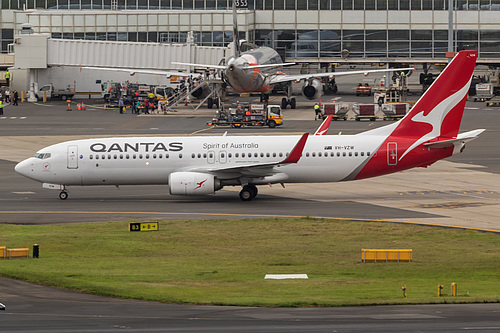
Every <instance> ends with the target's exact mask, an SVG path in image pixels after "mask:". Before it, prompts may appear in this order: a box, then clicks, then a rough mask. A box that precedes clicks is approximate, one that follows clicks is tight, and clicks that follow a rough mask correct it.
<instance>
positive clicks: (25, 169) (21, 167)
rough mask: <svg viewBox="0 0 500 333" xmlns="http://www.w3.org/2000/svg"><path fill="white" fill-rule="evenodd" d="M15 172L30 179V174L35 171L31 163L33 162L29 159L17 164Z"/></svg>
mask: <svg viewBox="0 0 500 333" xmlns="http://www.w3.org/2000/svg"><path fill="white" fill-rule="evenodd" d="M14 170H15V171H16V172H17V173H18V174H20V175H23V176H25V177H28V175H29V174H30V172H32V171H33V163H31V161H30V160H29V159H27V160H24V161H22V162H19V163H17V164H16V166H15V168H14Z"/></svg>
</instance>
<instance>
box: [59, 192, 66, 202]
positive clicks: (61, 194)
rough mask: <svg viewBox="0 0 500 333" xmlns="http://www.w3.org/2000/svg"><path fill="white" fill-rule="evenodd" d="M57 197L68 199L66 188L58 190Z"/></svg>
mask: <svg viewBox="0 0 500 333" xmlns="http://www.w3.org/2000/svg"><path fill="white" fill-rule="evenodd" d="M59 199H61V200H66V199H68V192H67V191H66V190H62V191H61V192H59Z"/></svg>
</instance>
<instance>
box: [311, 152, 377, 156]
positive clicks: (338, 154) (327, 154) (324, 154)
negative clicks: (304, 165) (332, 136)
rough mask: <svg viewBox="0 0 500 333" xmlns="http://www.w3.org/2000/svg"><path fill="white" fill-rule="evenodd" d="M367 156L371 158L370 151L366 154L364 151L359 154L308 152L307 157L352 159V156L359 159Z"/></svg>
mask: <svg viewBox="0 0 500 333" xmlns="http://www.w3.org/2000/svg"><path fill="white" fill-rule="evenodd" d="M365 154H366V156H370V152H369V151H368V152H366V153H365V152H364V151H362V152H357V151H354V152H352V151H349V152H346V151H344V152H339V151H338V152H336V153H335V152H333V151H331V152H321V151H320V152H318V153H316V152H312V153H309V152H306V157H334V156H337V157H347V156H349V157H352V156H354V157H358V156H365Z"/></svg>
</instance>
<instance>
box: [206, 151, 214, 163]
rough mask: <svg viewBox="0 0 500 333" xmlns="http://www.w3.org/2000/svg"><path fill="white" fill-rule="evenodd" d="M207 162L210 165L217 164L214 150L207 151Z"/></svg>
mask: <svg viewBox="0 0 500 333" xmlns="http://www.w3.org/2000/svg"><path fill="white" fill-rule="evenodd" d="M207 162H208V163H209V164H214V163H215V153H214V151H213V150H209V151H207Z"/></svg>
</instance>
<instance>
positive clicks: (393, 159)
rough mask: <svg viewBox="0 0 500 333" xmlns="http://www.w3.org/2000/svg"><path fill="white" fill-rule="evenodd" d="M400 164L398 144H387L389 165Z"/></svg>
mask: <svg viewBox="0 0 500 333" xmlns="http://www.w3.org/2000/svg"><path fill="white" fill-rule="evenodd" d="M397 164H398V144H397V143H396V142H388V143H387V165H397Z"/></svg>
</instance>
